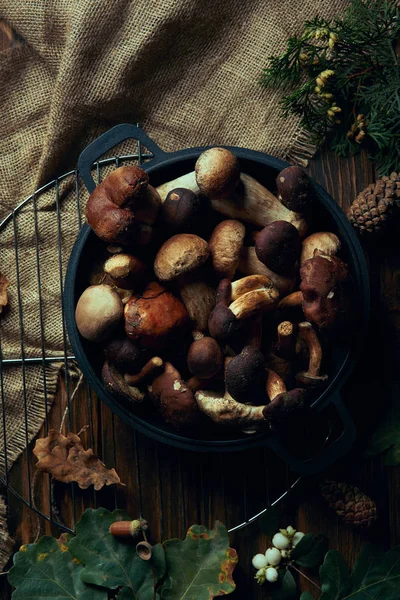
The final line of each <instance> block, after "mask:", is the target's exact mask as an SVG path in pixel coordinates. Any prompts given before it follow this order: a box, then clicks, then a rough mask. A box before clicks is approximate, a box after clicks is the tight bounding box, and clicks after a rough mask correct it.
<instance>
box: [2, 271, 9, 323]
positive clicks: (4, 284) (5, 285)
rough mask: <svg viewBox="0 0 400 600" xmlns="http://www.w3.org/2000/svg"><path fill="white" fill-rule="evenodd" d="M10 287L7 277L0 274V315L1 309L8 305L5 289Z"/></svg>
mask: <svg viewBox="0 0 400 600" xmlns="http://www.w3.org/2000/svg"><path fill="white" fill-rule="evenodd" d="M9 285H10V282H9V281H8V279H7V277H6V276H5V275H2V274H1V273H0V314H1V313H2V312H3V308H4V307H5V306H7V304H8V294H7V288H8V286H9Z"/></svg>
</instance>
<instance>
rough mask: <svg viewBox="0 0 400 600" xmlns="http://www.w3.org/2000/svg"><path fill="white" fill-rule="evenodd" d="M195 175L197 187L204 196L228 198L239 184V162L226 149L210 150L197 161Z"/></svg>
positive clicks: (203, 153)
mask: <svg viewBox="0 0 400 600" xmlns="http://www.w3.org/2000/svg"><path fill="white" fill-rule="evenodd" d="M195 173H196V181H197V185H198V186H199V190H200V192H201V193H202V194H204V196H207V197H209V198H214V197H219V198H227V197H228V196H230V195H231V194H233V192H234V191H235V189H236V188H237V186H238V183H239V177H240V169H239V161H238V159H237V158H236V156H235V155H234V154H233V153H232V152H231V151H230V150H227V149H226V148H209V149H208V150H205V151H204V152H202V153H201V154H200V156H199V158H198V159H197V161H196V166H195Z"/></svg>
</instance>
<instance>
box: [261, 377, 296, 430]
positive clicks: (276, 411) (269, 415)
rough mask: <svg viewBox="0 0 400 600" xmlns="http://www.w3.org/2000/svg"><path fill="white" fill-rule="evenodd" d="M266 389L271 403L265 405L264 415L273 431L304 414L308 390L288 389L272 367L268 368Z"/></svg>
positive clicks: (289, 424)
mask: <svg viewBox="0 0 400 600" xmlns="http://www.w3.org/2000/svg"><path fill="white" fill-rule="evenodd" d="M266 391H267V394H268V397H269V399H270V403H269V404H267V405H266V406H265V407H264V409H263V415H264V418H265V419H266V421H267V422H268V424H269V426H270V428H271V429H272V431H277V432H280V431H282V430H283V429H284V428H286V427H290V426H291V425H293V424H294V423H297V422H298V419H299V417H301V416H304V408H305V398H306V391H305V390H304V389H302V388H294V389H293V390H290V391H287V390H286V386H285V383H284V381H283V379H282V378H281V377H279V375H278V374H277V373H275V372H274V371H272V370H271V369H268V370H267V381H266Z"/></svg>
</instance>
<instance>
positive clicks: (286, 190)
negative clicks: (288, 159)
mask: <svg viewBox="0 0 400 600" xmlns="http://www.w3.org/2000/svg"><path fill="white" fill-rule="evenodd" d="M276 187H277V189H278V197H279V199H280V200H281V202H282V204H284V205H285V206H286V208H288V209H289V210H293V211H295V212H299V213H302V212H305V211H307V210H308V209H309V208H310V204H311V196H310V178H309V177H308V175H307V173H306V172H305V171H304V169H302V168H301V167H297V166H291V167H286V169H283V171H281V172H280V173H278V176H277V178H276Z"/></svg>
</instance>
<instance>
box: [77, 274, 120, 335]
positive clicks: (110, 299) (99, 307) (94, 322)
mask: <svg viewBox="0 0 400 600" xmlns="http://www.w3.org/2000/svg"><path fill="white" fill-rule="evenodd" d="M123 314H124V307H123V304H122V302H121V298H120V297H119V296H118V294H117V292H116V291H114V290H113V289H112V288H111V287H110V286H109V285H104V284H101V285H91V286H89V287H88V288H86V290H85V291H84V292H83V293H82V295H81V296H80V298H79V300H78V303H77V305H76V309H75V322H76V326H77V328H78V331H79V333H80V334H81V336H82V337H84V338H85V339H86V340H89V341H91V342H101V341H103V340H106V339H107V338H109V337H110V336H111V335H112V334H113V333H114V331H115V329H116V328H117V326H118V325H119V323H120V322H121V320H122V316H123Z"/></svg>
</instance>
